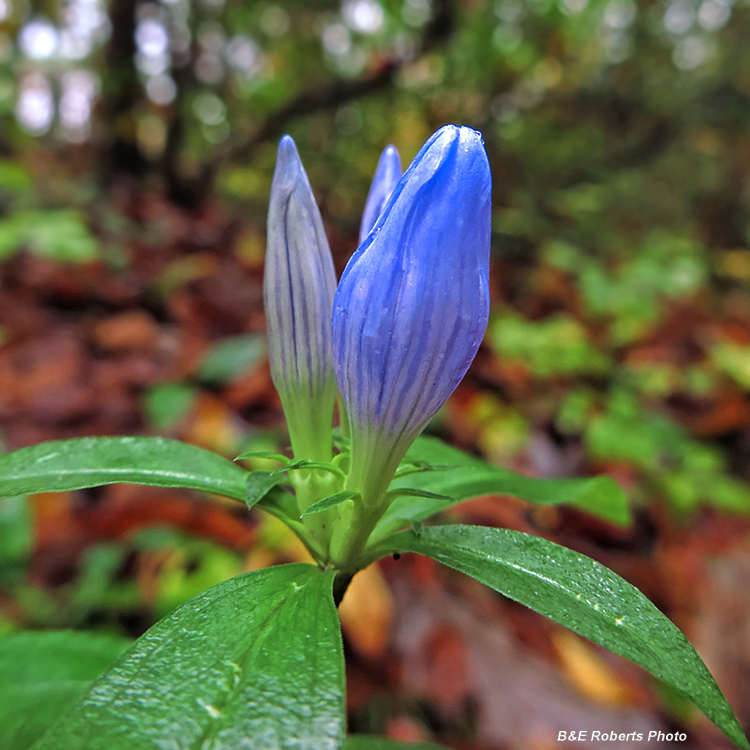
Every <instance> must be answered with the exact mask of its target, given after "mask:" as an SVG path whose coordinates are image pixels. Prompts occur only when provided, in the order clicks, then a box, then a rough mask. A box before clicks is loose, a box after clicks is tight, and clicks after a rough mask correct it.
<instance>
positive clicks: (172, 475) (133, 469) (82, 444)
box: [0, 437, 247, 502]
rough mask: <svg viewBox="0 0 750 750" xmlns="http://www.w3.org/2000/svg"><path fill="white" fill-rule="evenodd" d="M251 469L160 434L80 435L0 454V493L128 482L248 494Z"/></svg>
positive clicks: (237, 495)
mask: <svg viewBox="0 0 750 750" xmlns="http://www.w3.org/2000/svg"><path fill="white" fill-rule="evenodd" d="M246 479H247V472H246V471H245V470H244V469H241V468H240V467H239V466H237V465H235V464H233V463H232V462H231V461H228V460H227V459H226V458H222V457H221V456H218V455H217V454H215V453H211V452H210V451H207V450H204V449H203V448H197V447H196V446H194V445H188V444H187V443H181V442H178V441H177V440H168V439H166V438H157V437H101V438H78V439H76V440H60V441H55V442H50V443H40V444H39V445H33V446H31V447H29V448H21V449H20V450H17V451H13V452H12V453H5V454H3V455H1V456H0V497H13V496H15V495H26V494H29V493H32V492H62V491H66V490H79V489H82V488H83V487H95V486H98V485H102V484H114V483H117V482H125V483H129V484H147V485H151V486H154V487H186V488H188V489H193V490H202V491H203V492H213V493H216V494H218V495H225V496H227V497H232V498H234V499H235V500H241V501H243V502H244V500H245V481H246Z"/></svg>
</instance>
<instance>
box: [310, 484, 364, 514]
mask: <svg viewBox="0 0 750 750" xmlns="http://www.w3.org/2000/svg"><path fill="white" fill-rule="evenodd" d="M359 494H360V493H359V492H353V491H352V490H344V491H343V492H336V493H334V494H333V495H329V496H328V497H324V498H323V499H322V500H318V501H317V502H316V503H313V504H312V505H311V506H309V507H308V508H306V509H305V511H304V513H302V515H303V516H311V515H312V514H313V513H322V512H323V511H324V510H328V509H329V508H333V507H335V506H336V505H340V504H341V503H343V502H344V501H345V500H350V499H351V498H353V497H357V496H358V495H359Z"/></svg>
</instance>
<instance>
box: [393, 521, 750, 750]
mask: <svg viewBox="0 0 750 750" xmlns="http://www.w3.org/2000/svg"><path fill="white" fill-rule="evenodd" d="M379 551H382V553H383V554H384V555H386V554H392V553H394V552H418V553H420V554H422V555H426V556H427V557H431V558H433V559H434V560H437V561H439V562H441V563H443V564H445V565H448V566H449V567H451V568H455V569H456V570H459V571H461V572H462V573H466V574H467V575H469V576H472V578H476V579H477V580H478V581H481V582H482V583H484V584H486V585H487V586H489V587H490V588H493V589H495V591H498V592H500V593H501V594H504V595H505V596H507V597H509V598H510V599H514V600H515V601H517V602H520V603H521V604H524V605H526V606H527V607H530V608H531V609H533V610H534V611H536V612H539V613H541V614H543V615H545V616H546V617H549V618H550V619H552V620H554V621H555V622H558V623H560V624H561V625H564V626H565V627H567V628H570V629H571V630H572V631H573V632H575V633H578V634H579V635H582V636H584V637H586V638H589V639H590V640H592V641H593V642H594V643H597V644H599V645H600V646H604V647H605V648H608V649H609V650H610V651H613V652H614V653H616V654H619V655H620V656H624V657H625V658H626V659H630V661H632V662H634V663H635V664H638V665H639V666H641V667H643V668H644V669H646V670H648V671H649V672H650V673H651V674H653V675H655V676H656V677H658V678H659V679H660V680H662V681H663V682H665V683H667V684H668V685H669V686H670V687H672V688H675V689H676V690H678V691H679V692H680V693H682V694H683V695H685V696H686V697H687V698H689V699H690V700H692V701H693V703H695V705H696V706H698V708H700V709H701V711H703V713H704V714H706V716H708V718H709V719H711V721H713V722H714V724H716V726H717V727H719V729H721V730H722V731H723V732H724V733H725V734H726V735H727V737H729V738H730V739H731V740H732V741H733V742H735V743H736V744H737V745H738V746H739V747H742V748H746V749H747V748H750V745H748V742H747V739H746V738H745V736H744V734H743V733H742V729H741V728H740V725H739V723H738V721H737V719H736V717H735V716H734V713H733V712H732V709H731V708H730V706H729V704H728V703H727V702H726V699H725V698H724V696H723V695H722V693H721V690H719V687H718V686H717V684H716V682H715V680H714V678H713V677H712V676H711V673H710V672H709V671H708V669H707V668H706V665H705V664H704V663H703V661H702V660H701V658H700V656H698V654H697V653H696V651H695V649H694V648H693V647H692V646H691V645H690V643H689V642H688V640H687V639H686V638H685V636H684V635H683V634H682V633H681V632H680V631H679V630H678V629H677V627H676V626H675V625H674V624H673V623H672V622H671V621H670V620H669V619H668V618H667V617H665V616H664V615H663V614H662V613H661V612H660V611H659V610H658V609H657V608H656V607H655V606H654V605H653V604H652V603H651V602H650V601H649V600H648V599H647V598H646V597H645V596H644V595H643V594H642V593H641V592H640V591H638V589H636V588H635V587H634V586H632V585H631V584H629V583H628V582H627V581H625V580H624V579H623V578H620V576H618V575H616V574H615V573H613V572H612V571H611V570H609V569H608V568H605V567H604V566H603V565H601V564H599V563H598V562H596V561H594V560H592V559H591V558H589V557H585V556H584V555H579V554H578V553H577V552H574V551H573V550H570V549H567V548H566V547H561V546H560V545H559V544H554V543H553V542H549V541H547V540H546V539H541V538H539V537H536V536H531V535H529V534H524V533H521V532H519V531H512V530H508V529H493V528H485V527H480V526H462V525H457V526H435V527H432V528H423V529H421V530H420V532H419V533H418V534H415V533H413V532H411V531H405V532H402V533H400V534H396V535H394V536H393V537H391V538H390V539H388V540H387V542H384V543H383V544H382V545H380V547H379Z"/></svg>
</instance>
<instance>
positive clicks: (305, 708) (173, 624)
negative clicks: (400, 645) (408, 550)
mask: <svg viewBox="0 0 750 750" xmlns="http://www.w3.org/2000/svg"><path fill="white" fill-rule="evenodd" d="M332 580H333V573H332V572H329V573H324V572H321V571H320V570H319V569H317V568H315V567H314V566H312V565H305V564H294V565H282V566H278V567H274V568H266V569H264V570H261V571H256V572H253V573H247V574H245V575H242V576H238V577H236V578H231V579H229V580H228V581H224V582H223V583H220V584H218V585H217V586H214V587H213V588H211V589H209V590H208V591H207V592H205V593H204V594H202V595H200V596H198V597H196V598H195V599H192V600H191V601H190V602H188V603H187V604H185V605H183V606H182V607H180V608H178V609H177V610H175V612H174V613H173V614H172V615H171V616H169V617H168V618H166V619H164V620H162V621H161V622H159V623H158V624H157V625H155V626H154V627H153V628H151V630H149V631H148V632H147V633H146V634H145V635H144V636H143V637H142V638H141V639H140V640H138V641H137V642H136V643H135V644H134V646H133V647H132V648H131V649H129V650H128V651H127V652H126V653H125V654H124V656H123V657H122V658H121V659H120V660H119V661H118V662H117V663H116V664H115V665H114V667H113V668H112V669H110V670H109V671H108V672H107V673H106V674H105V675H104V676H103V677H101V678H100V679H99V680H97V681H96V682H95V683H94V685H93V686H92V688H91V690H90V691H89V692H88V694H87V695H86V696H85V697H84V698H83V699H82V701H80V702H79V703H78V704H76V705H75V706H74V707H73V708H72V709H71V710H70V711H69V712H68V713H67V714H66V715H65V716H64V717H63V718H62V719H61V721H59V722H58V723H57V724H56V725H54V726H53V727H51V728H50V730H49V731H48V732H47V733H46V734H45V735H44V737H43V738H42V739H41V740H40V741H39V742H38V743H37V744H36V745H35V746H34V750H52V749H54V750H80V749H81V748H84V747H85V748H86V749H87V750H120V749H122V750H133V749H134V748H139V750H140V748H144V750H145V749H146V748H163V747H175V748H190V749H191V750H208V749H209V748H210V749H211V750H237V749H239V748H253V750H272V749H273V750H283V749H286V748H290V749H291V748H294V750H338V748H339V747H340V746H341V742H342V739H343V732H344V719H345V712H344V663H343V652H342V644H341V632H340V629H339V622H338V616H337V613H336V608H335V607H334V604H333V599H332V596H331V584H332Z"/></svg>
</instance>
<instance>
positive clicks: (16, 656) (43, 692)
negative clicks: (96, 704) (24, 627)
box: [0, 631, 131, 750]
mask: <svg viewBox="0 0 750 750" xmlns="http://www.w3.org/2000/svg"><path fill="white" fill-rule="evenodd" d="M130 643H131V642H130V641H129V640H126V639H125V638H115V637H113V636H107V635H98V634H94V633H75V632H72V631H46V632H45V631H41V632H25V633H14V634H12V635H6V636H3V637H2V638H0V674H2V676H3V678H2V680H0V747H2V748H3V749H4V750H26V748H29V747H31V745H32V743H33V742H34V741H35V740H36V739H37V738H38V737H40V736H41V735H42V734H43V733H44V731H45V730H46V729H47V727H49V726H50V725H51V724H52V722H54V721H56V720H57V719H58V718H59V717H60V716H62V715H63V714H64V713H65V712H66V711H67V710H68V709H69V708H70V706H72V705H73V704H74V703H75V702H76V701H77V700H78V699H79V698H80V697H81V696H82V695H83V694H84V692H85V691H86V690H87V688H88V687H89V686H90V685H91V683H92V682H93V681H94V680H95V679H96V678H97V677H99V676H100V675H101V674H102V672H104V670H105V669H107V668H108V667H109V666H110V665H111V664H112V662H114V661H115V659H117V658H118V657H119V656H120V655H121V654H122V653H123V651H125V649H126V648H127V647H128V646H129V645H130Z"/></svg>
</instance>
